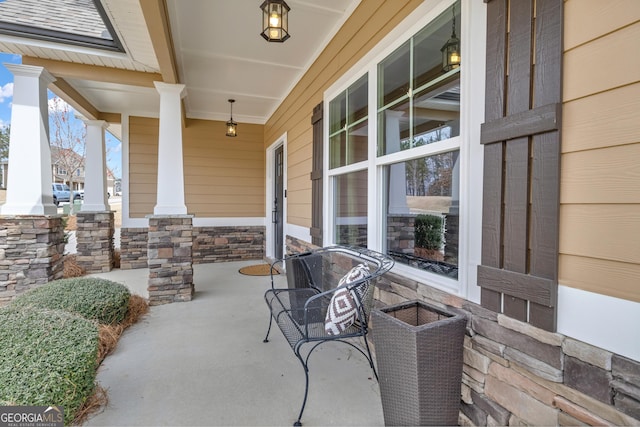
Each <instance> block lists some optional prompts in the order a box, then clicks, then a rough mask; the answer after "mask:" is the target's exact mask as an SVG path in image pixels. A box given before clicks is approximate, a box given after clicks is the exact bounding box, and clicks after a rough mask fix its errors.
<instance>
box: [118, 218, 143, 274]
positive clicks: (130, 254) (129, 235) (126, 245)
mask: <svg viewBox="0 0 640 427" xmlns="http://www.w3.org/2000/svg"><path fill="white" fill-rule="evenodd" d="M148 234H149V230H148V229H147V228H146V227H140V228H121V229H120V268H121V269H122V270H131V269H134V268H147V246H148V245H147V237H148Z"/></svg>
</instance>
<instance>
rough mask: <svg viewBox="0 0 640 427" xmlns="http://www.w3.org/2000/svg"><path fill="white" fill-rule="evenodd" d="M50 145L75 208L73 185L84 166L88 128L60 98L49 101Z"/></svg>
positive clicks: (53, 158)
mask: <svg viewBox="0 0 640 427" xmlns="http://www.w3.org/2000/svg"><path fill="white" fill-rule="evenodd" d="M49 123H50V126H51V129H50V130H49V134H50V144H51V151H52V160H53V162H54V163H55V164H56V166H57V167H58V168H59V169H61V170H64V172H65V173H66V175H62V174H60V175H59V176H60V178H61V179H62V180H63V181H64V182H65V183H66V184H68V185H69V188H70V189H71V194H70V196H69V198H70V204H71V206H73V183H74V182H75V177H76V171H77V170H80V169H81V167H82V165H83V164H84V153H85V139H86V127H85V126H84V124H83V123H82V122H80V121H79V120H77V119H76V118H75V117H74V113H73V109H72V108H71V107H70V106H69V104H67V103H66V102H64V101H63V100H62V99H61V98H59V97H54V98H51V99H50V100H49Z"/></svg>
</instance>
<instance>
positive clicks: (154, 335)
mask: <svg viewBox="0 0 640 427" xmlns="http://www.w3.org/2000/svg"><path fill="white" fill-rule="evenodd" d="M255 263H256V262H255V261H239V262H227V263H215V264H200V265H195V266H194V283H195V284H196V292H195V294H194V298H193V300H192V301H191V302H190V303H189V304H167V305H162V306H158V307H154V308H153V309H152V310H151V311H150V312H149V314H148V315H147V316H146V317H144V318H142V320H141V321H140V322H138V323H137V324H136V325H134V326H132V327H131V328H130V329H129V330H127V332H126V333H125V334H124V335H123V336H122V338H121V339H120V342H119V343H118V347H117V348H116V350H115V351H114V352H113V353H112V354H111V355H110V356H109V357H108V358H107V359H105V361H104V362H103V364H102V366H101V367H100V370H99V371H98V382H99V383H100V385H101V386H102V387H104V388H106V389H108V393H109V404H108V405H107V407H106V408H104V410H103V411H102V412H101V413H99V414H97V415H95V416H93V417H92V418H90V419H89V421H88V422H87V423H86V424H85V425H87V426H118V425H130V426H141V425H192V426H198V425H208V426H213V425H227V426H229V425H238V426H240V425H265V426H269V425H291V423H292V422H293V421H294V420H295V419H296V416H297V413H298V410H299V405H300V404H301V402H302V397H303V392H304V373H303V370H302V368H301V366H300V363H299V362H298V360H297V359H296V357H295V356H294V354H293V352H292V351H291V349H290V348H289V345H288V344H287V342H286V341H285V339H284V337H283V336H282V334H280V333H279V331H272V333H271V335H270V341H269V342H268V343H263V342H262V340H263V338H264V335H265V333H266V330H267V325H268V320H269V318H268V316H269V311H268V309H267V307H266V305H265V303H264V299H263V294H264V292H265V291H266V290H267V289H268V288H269V287H270V284H269V277H268V276H247V275H243V274H240V273H239V272H238V270H239V269H240V268H242V267H244V266H247V265H251V264H255ZM98 276H100V277H104V278H107V279H109V280H113V281H117V282H120V283H123V284H125V285H127V286H128V287H129V288H130V289H131V291H132V292H134V293H138V294H140V295H142V296H146V295H145V293H146V282H147V277H148V272H147V270H146V269H137V270H113V271H112V272H109V273H102V274H98ZM278 279H280V280H279V281H280V282H286V280H285V276H284V275H283V276H279V277H278ZM285 286H286V285H285ZM310 378H311V383H310V391H309V399H308V403H307V408H306V409H305V415H304V425H307V426H313V425H368V426H375V425H384V419H383V413H382V404H381V401H380V392H379V388H378V382H377V381H376V380H375V378H372V373H371V369H370V368H369V365H368V363H367V362H366V360H365V359H364V358H363V357H362V356H361V355H360V354H359V353H358V352H356V351H353V350H351V349H350V347H348V346H345V345H340V344H336V343H328V344H326V345H324V346H323V347H322V348H320V349H318V351H317V352H316V353H314V355H313V357H312V358H311V360H310Z"/></svg>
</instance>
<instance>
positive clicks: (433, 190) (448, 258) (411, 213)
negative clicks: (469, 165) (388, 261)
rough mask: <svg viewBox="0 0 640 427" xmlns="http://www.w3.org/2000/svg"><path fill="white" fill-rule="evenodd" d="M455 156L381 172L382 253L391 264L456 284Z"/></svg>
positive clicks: (435, 157)
mask: <svg viewBox="0 0 640 427" xmlns="http://www.w3.org/2000/svg"><path fill="white" fill-rule="evenodd" d="M458 159H459V152H458V151H449V152H446V153H442V154H436V155H433V156H425V157H419V158H417V159H412V160H407V161H403V162H398V163H393V164H390V165H387V166H386V167H385V175H386V176H385V178H386V179H385V181H386V182H385V186H386V192H385V196H386V200H387V203H386V212H385V217H386V223H385V229H386V251H387V253H388V254H389V255H391V256H392V257H393V258H394V259H395V260H396V262H400V263H403V264H407V265H410V266H412V267H415V268H418V269H421V270H424V271H428V272H430V273H436V274H440V275H443V276H446V277H449V278H451V279H457V278H458V223H459V221H458V186H459V176H458V170H459V168H458V165H457V163H458Z"/></svg>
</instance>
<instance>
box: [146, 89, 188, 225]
mask: <svg viewBox="0 0 640 427" xmlns="http://www.w3.org/2000/svg"><path fill="white" fill-rule="evenodd" d="M154 84H155V85H156V90H157V91H158V92H159V93H160V135H159V137H158V190H157V202H156V206H155V207H154V208H153V214H154V215H185V214H186V213H187V206H186V205H185V203H184V164H183V159H182V110H181V108H182V103H181V101H180V100H181V99H182V97H183V96H184V88H185V85H181V84H167V83H160V82H154Z"/></svg>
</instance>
